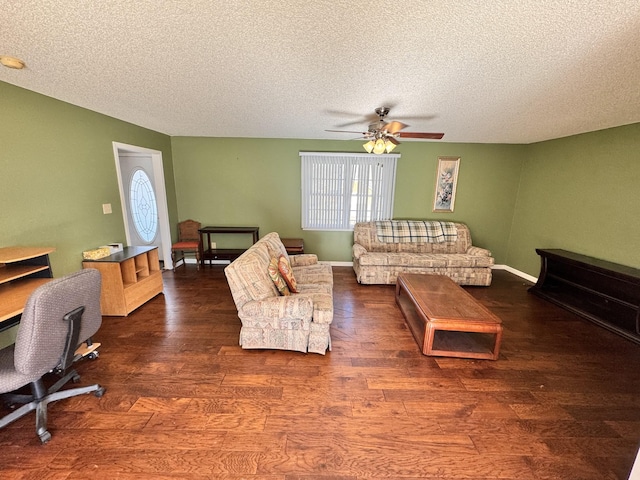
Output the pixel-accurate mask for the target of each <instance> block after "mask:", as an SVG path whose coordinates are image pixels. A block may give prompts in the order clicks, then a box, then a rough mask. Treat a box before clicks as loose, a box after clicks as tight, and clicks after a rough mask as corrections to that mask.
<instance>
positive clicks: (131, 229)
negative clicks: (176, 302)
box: [113, 142, 173, 269]
mask: <svg viewBox="0 0 640 480" xmlns="http://www.w3.org/2000/svg"><path fill="white" fill-rule="evenodd" d="M113 149H114V156H115V160H116V171H117V173H118V184H119V187H120V200H121V203H122V214H123V218H124V227H125V234H126V238H127V245H137V246H147V245H155V246H157V247H158V254H159V258H160V260H161V261H162V262H163V264H164V268H166V269H171V268H173V265H172V263H171V233H170V230H169V215H168V208H167V198H166V190H165V183H164V171H163V168H162V152H159V151H157V150H149V149H145V148H141V147H135V146H133V145H125V144H121V143H116V142H113Z"/></svg>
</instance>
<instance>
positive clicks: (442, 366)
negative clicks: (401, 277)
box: [0, 265, 640, 480]
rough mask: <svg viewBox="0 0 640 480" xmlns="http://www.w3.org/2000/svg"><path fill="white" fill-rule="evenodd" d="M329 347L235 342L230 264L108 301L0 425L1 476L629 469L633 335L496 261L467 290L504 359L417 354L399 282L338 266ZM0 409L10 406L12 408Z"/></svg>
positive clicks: (634, 421) (476, 477) (280, 477)
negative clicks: (40, 432)
mask: <svg viewBox="0 0 640 480" xmlns="http://www.w3.org/2000/svg"><path fill="white" fill-rule="evenodd" d="M334 277H335V297H334V305H335V317H334V321H333V324H332V327H331V336H332V339H333V350H332V351H331V352H330V353H328V354H327V355H326V356H322V355H317V354H306V355H305V354H301V353H295V352H286V351H269V350H242V349H240V348H239V347H238V332H239V329H240V322H239V320H238V318H237V316H236V310H235V306H234V304H233V302H232V299H231V295H230V292H229V289H228V287H227V283H226V280H225V278H224V274H223V272H222V268H221V267H213V268H210V267H206V268H205V269H204V270H200V271H196V269H195V267H194V266H192V265H189V266H188V267H187V268H186V269H184V268H180V269H179V270H178V272H176V273H173V272H166V273H164V281H165V293H164V295H160V296H158V297H156V298H155V299H153V300H152V301H151V302H149V303H148V304H146V305H144V306H143V307H141V308H140V309H138V310H137V311H135V312H134V313H133V314H131V315H130V316H129V317H125V318H115V317H105V318H104V322H103V326H102V329H101V330H100V332H99V334H98V335H97V336H96V338H95V340H96V341H100V342H102V347H101V349H100V357H99V358H98V359H96V360H85V361H82V362H79V363H78V365H77V367H78V371H79V372H80V374H81V375H82V380H81V382H80V384H89V383H94V382H99V383H101V384H102V385H103V386H105V387H106V389H107V392H106V393H105V395H104V397H102V398H100V399H98V398H96V397H94V396H92V395H85V396H82V397H76V398H72V399H68V400H63V401H60V402H56V403H54V404H51V405H50V408H49V426H50V431H51V433H52V439H51V442H50V443H48V444H46V445H41V444H40V442H39V440H38V438H37V436H36V435H35V432H34V417H33V414H32V415H29V416H27V417H25V418H23V419H21V420H19V421H18V422H16V423H14V424H12V425H11V426H9V427H7V428H5V429H3V430H0V478H2V479H16V478H32V479H88V478H91V479H103V478H104V479H125V480H129V479H163V478H166V479H169V478H171V479H175V478H185V479H240V478H243V479H269V480H302V479H305V480H310V479H340V480H356V479H365V478H366V479H389V478H393V479H417V478H427V479H446V480H463V479H466V480H486V479H498V478H499V479H503V480H533V479H536V480H542V479H562V480H571V479H580V480H596V479H597V480H601V479H612V480H613V479H620V480H622V479H625V480H626V478H627V476H628V474H629V471H630V469H631V466H632V464H633V461H634V459H635V455H636V450H637V448H638V443H639V442H640V368H638V366H639V365H640V362H639V361H640V346H638V345H636V344H634V343H631V342H630V341H628V340H625V339H623V338H621V337H618V336H616V335H615V334H613V333H610V332H609V331H607V330H605V329H603V328H600V327H598V326H596V325H593V324H591V323H589V322H587V321H584V320H582V319H580V318H579V317H576V316H574V315H572V314H570V313H568V312H566V311H564V310H562V309H560V308H558V307H556V306H554V305H552V304H550V303H547V302H545V301H544V300H542V299H539V298H537V297H535V296H533V295H531V294H529V293H527V287H528V286H529V285H528V284H527V283H526V282H524V281H523V280H522V279H520V278H518V277H516V276H513V275H511V274H509V273H507V272H505V271H496V272H495V277H494V281H493V285H492V286H491V287H488V288H485V287H475V288H468V291H470V292H471V293H472V294H473V295H474V296H475V297H477V298H478V299H479V300H480V301H481V302H482V303H483V304H485V305H486V306H487V307H489V308H490V309H491V310H492V311H493V312H494V313H495V314H497V315H498V316H499V317H500V318H501V319H502V321H503V324H504V337H503V342H502V349H501V353H500V358H499V360H497V361H491V360H465V359H455V358H435V357H425V356H423V355H421V354H420V352H419V350H418V347H417V345H416V343H415V341H414V339H413V337H412V336H411V333H410V332H409V330H408V329H407V327H406V325H405V323H404V320H403V317H402V315H401V314H400V311H399V310H398V308H397V307H396V305H395V302H394V292H395V290H394V287H392V286H361V285H358V284H357V283H356V281H355V278H354V274H353V271H352V269H351V268H347V267H338V268H334ZM2 412H3V413H4V412H5V410H2Z"/></svg>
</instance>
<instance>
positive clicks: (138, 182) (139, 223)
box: [129, 169, 158, 243]
mask: <svg viewBox="0 0 640 480" xmlns="http://www.w3.org/2000/svg"><path fill="white" fill-rule="evenodd" d="M129 204H130V206H131V217H132V218H133V224H134V225H135V227H136V232H138V235H139V236H140V238H141V239H142V240H144V241H145V242H147V243H151V242H152V241H153V239H154V238H156V235H157V234H158V205H157V203H156V195H155V192H154V191H153V186H152V185H151V180H150V179H149V176H148V175H147V174H146V173H145V171H144V170H142V169H138V170H136V171H135V172H133V175H131V183H130V185H129Z"/></svg>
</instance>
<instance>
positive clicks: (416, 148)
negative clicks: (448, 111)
mask: <svg viewBox="0 0 640 480" xmlns="http://www.w3.org/2000/svg"><path fill="white" fill-rule="evenodd" d="M172 147H173V159H174V170H175V182H176V195H177V198H178V212H179V217H180V220H184V219H187V218H193V219H195V220H198V221H200V222H202V223H203V224H207V225H234V226H238V225H246V226H258V227H260V234H261V235H264V234H266V233H268V232H271V231H277V232H278V233H279V234H280V236H282V237H301V238H303V239H304V241H305V251H309V252H313V253H316V254H318V256H319V257H320V259H321V260H328V261H344V262H347V261H351V246H352V244H353V233H352V232H320V231H302V230H301V228H300V217H301V212H300V208H301V206H300V204H301V199H300V197H301V194H300V157H299V152H300V151H352V152H360V151H361V150H362V142H357V141H356V142H347V141H327V140H290V139H289V140H287V139H239V138H209V137H207V138H203V137H174V138H173V139H172ZM525 148H526V147H524V146H521V145H483V144H454V143H442V142H403V143H402V145H400V147H399V148H398V149H397V150H396V151H397V152H398V153H400V154H401V155H402V157H401V158H400V160H399V162H398V168H397V179H396V199H395V205H394V217H395V218H442V219H447V220H457V221H462V222H465V223H467V224H468V225H469V227H470V228H471V232H472V238H473V241H474V244H476V245H478V246H482V247H485V248H489V249H490V250H492V252H493V253H494V255H495V256H496V261H497V262H498V263H503V262H504V261H506V256H507V242H508V238H509V232H510V228H511V220H512V217H513V206H514V204H515V199H516V195H517V188H518V182H519V178H520V172H521V168H522V163H523V161H524V158H523V157H524V154H525ZM438 156H460V157H462V160H461V162H460V173H459V177H458V192H457V196H456V202H455V211H454V213H446V214H443V213H440V214H434V213H432V211H431V210H432V205H433V196H434V190H435V180H436V179H435V176H436V168H437V158H438ZM216 241H217V243H218V246H230V244H235V245H240V244H242V243H243V242H244V243H246V242H248V241H249V239H248V238H241V237H236V238H232V237H231V238H229V237H227V236H220V237H218V238H216Z"/></svg>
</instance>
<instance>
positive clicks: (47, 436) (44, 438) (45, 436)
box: [38, 430, 51, 444]
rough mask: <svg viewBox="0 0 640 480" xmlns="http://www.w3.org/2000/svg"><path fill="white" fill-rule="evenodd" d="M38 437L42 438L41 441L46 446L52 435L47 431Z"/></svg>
mask: <svg viewBox="0 0 640 480" xmlns="http://www.w3.org/2000/svg"><path fill="white" fill-rule="evenodd" d="M38 436H39V437H40V441H41V442H42V443H43V444H44V443H47V442H48V441H49V440H51V434H50V433H49V431H48V430H45V431H44V432H42V433H39V434H38Z"/></svg>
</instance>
